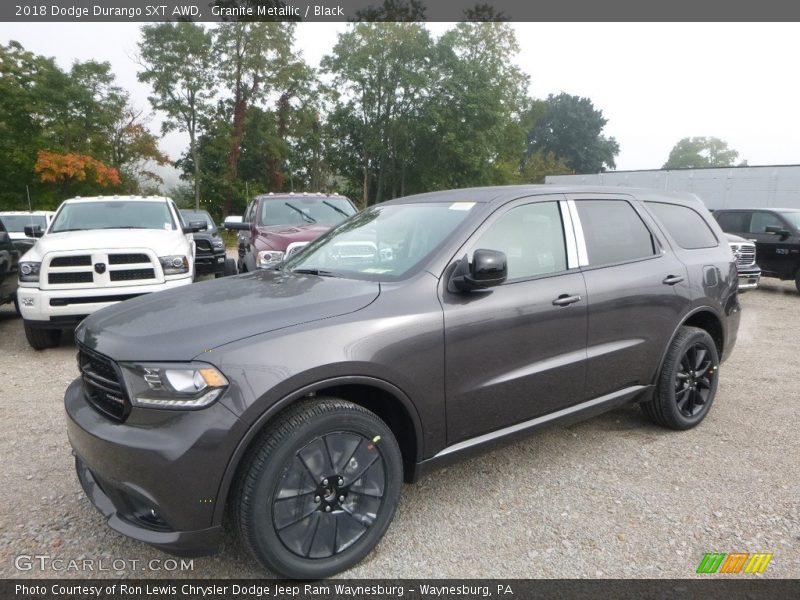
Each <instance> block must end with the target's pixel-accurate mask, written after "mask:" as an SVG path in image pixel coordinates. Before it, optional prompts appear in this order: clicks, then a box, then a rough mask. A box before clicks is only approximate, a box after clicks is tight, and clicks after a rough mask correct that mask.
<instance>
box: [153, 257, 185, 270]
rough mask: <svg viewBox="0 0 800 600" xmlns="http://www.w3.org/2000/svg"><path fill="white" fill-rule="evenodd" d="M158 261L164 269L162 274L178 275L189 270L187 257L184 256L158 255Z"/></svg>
mask: <svg viewBox="0 0 800 600" xmlns="http://www.w3.org/2000/svg"><path fill="white" fill-rule="evenodd" d="M158 262H160V263H161V268H162V269H164V275H180V274H181V273H188V272H189V259H188V258H186V257H185V256H180V255H178V256H159V257H158Z"/></svg>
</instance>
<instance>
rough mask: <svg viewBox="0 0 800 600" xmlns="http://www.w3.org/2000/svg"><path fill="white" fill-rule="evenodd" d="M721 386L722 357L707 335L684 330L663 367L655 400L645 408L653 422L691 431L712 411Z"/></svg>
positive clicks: (701, 332) (703, 332) (645, 404)
mask: <svg viewBox="0 0 800 600" xmlns="http://www.w3.org/2000/svg"><path fill="white" fill-rule="evenodd" d="M718 382H719V354H718V352H717V346H716V344H715V343H714V340H713V339H712V338H711V336H710V335H709V334H708V332H706V331H704V330H703V329H699V328H697V327H681V328H680V330H679V331H678V334H677V335H676V336H675V338H674V339H673V340H672V343H671V344H670V347H669V350H668V351H667V356H666V359H665V360H664V364H663V366H662V367H661V373H660V374H659V378H658V385H657V387H656V392H655V397H654V398H653V399H652V400H651V401H650V402H646V403H643V404H642V409H643V410H644V412H645V414H646V415H647V416H648V417H650V419H651V420H652V421H653V422H655V423H657V424H658V425H661V426H663V427H668V428H670V429H677V430H683V429H691V428H692V427H694V426H695V425H698V424H699V423H700V422H701V421H702V420H703V419H704V418H705V417H706V415H707V414H708V411H709V410H711V404H712V403H713V402H714V396H716V393H717V384H718Z"/></svg>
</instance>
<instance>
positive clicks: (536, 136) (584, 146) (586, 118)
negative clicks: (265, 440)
mask: <svg viewBox="0 0 800 600" xmlns="http://www.w3.org/2000/svg"><path fill="white" fill-rule="evenodd" d="M534 108H535V110H541V111H542V114H541V116H539V117H538V118H536V119H535V120H534V123H533V126H532V127H531V129H530V130H529V132H528V139H527V152H526V157H529V156H530V155H532V154H534V153H536V152H545V153H552V154H553V155H554V156H555V157H556V158H557V159H558V160H559V161H561V162H563V163H564V164H565V165H566V166H567V167H569V168H570V169H571V170H572V171H573V172H575V173H597V172H600V171H605V170H606V169H608V168H611V169H613V168H614V167H615V166H616V164H615V162H614V158H615V157H616V156H617V154H619V144H618V143H617V141H616V140H615V139H614V138H613V137H606V136H604V135H603V128H604V127H605V126H606V123H607V122H608V119H606V118H605V117H603V112H602V111H601V110H597V109H595V107H594V105H593V104H592V101H591V100H590V99H589V98H581V97H579V96H571V95H569V94H565V93H563V92H562V93H561V94H558V95H557V96H554V95H552V94H551V95H550V96H548V97H547V100H545V101H544V106H543V107H534ZM542 109H543V110H542Z"/></svg>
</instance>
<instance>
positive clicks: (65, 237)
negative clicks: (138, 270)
mask: <svg viewBox="0 0 800 600" xmlns="http://www.w3.org/2000/svg"><path fill="white" fill-rule="evenodd" d="M129 248H150V249H151V250H153V251H154V252H155V253H156V254H157V255H159V256H167V255H169V254H186V253H187V252H188V251H189V242H187V241H186V238H185V237H184V235H183V233H181V232H180V231H177V230H167V229H164V230H161V229H94V230H91V231H64V232H62V233H48V234H45V235H44V236H43V237H41V238H39V239H38V241H37V242H36V244H35V245H34V247H33V249H31V250H30V252H28V254H26V255H25V258H26V260H41V259H42V258H44V256H45V255H46V254H47V253H48V252H63V251H66V250H116V249H129Z"/></svg>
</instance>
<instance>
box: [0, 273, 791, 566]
mask: <svg viewBox="0 0 800 600" xmlns="http://www.w3.org/2000/svg"><path fill="white" fill-rule="evenodd" d="M742 304H743V305H744V313H743V318H742V326H741V330H740V333H739V342H738V345H737V348H736V350H735V352H734V354H733V356H732V358H731V359H730V361H729V362H727V363H726V364H725V365H724V367H723V371H722V379H721V383H720V387H719V392H718V395H717V398H716V402H715V405H714V408H713V409H712V411H711V413H710V415H709V417H708V418H707V419H706V420H705V422H704V423H703V424H702V425H701V426H700V427H698V428H696V429H694V430H692V431H688V432H684V433H676V432H669V431H666V430H662V429H659V428H657V427H655V426H653V425H651V424H649V422H647V421H646V420H645V419H644V417H643V416H642V415H641V413H640V411H639V410H638V408H637V407H634V406H631V407H627V408H623V409H620V410H617V411H614V412H611V413H607V414H605V415H603V416H601V417H599V418H595V419H594V420H591V421H586V422H584V423H581V424H578V425H574V426H570V427H560V428H553V429H550V430H547V431H545V432H543V433H540V434H539V435H536V436H534V437H532V438H529V439H527V440H524V441H522V442H518V443H515V444H513V445H510V446H507V447H505V448H502V449H499V450H495V451H493V452H491V453H489V454H485V455H483V456H480V457H478V458H474V459H471V460H468V461H465V462H462V463H459V464H458V465H456V466H451V467H449V468H447V469H445V470H442V471H439V472H436V473H433V474H431V475H429V476H427V477H426V478H425V479H423V480H422V481H421V482H420V483H418V484H416V485H412V486H405V489H404V491H403V495H402V499H401V504H400V507H399V510H398V513H397V516H396V517H395V520H394V523H393V524H392V526H391V528H390V529H389V532H388V534H387V535H386V537H385V538H384V540H383V542H382V543H381V544H380V546H379V547H378V549H377V551H375V552H373V553H372V555H371V556H369V557H368V558H367V559H366V560H365V561H364V562H363V563H361V564H360V565H359V566H357V567H356V568H355V569H353V570H351V571H350V572H348V573H347V576H351V577H459V578H460V577H523V578H524V577H568V578H569V577H692V576H694V571H695V569H696V568H697V565H698V563H699V561H700V559H701V558H702V556H703V554H704V553H705V552H711V551H716V552H735V551H743V552H748V551H749V552H759V551H761V552H773V553H774V558H773V560H772V562H771V563H770V565H769V567H768V568H767V570H766V572H765V573H764V575H763V576H765V577H800V437H799V436H798V430H799V429H800V428H799V427H798V425H799V424H800V423H799V419H798V410H800V407H799V406H798V382H800V377H799V376H798V374H799V373H800V352H798V340H800V319H798V314H800V311H799V308H800V296H798V294H797V293H796V291H795V290H794V286H793V285H792V284H789V283H778V282H776V281H775V280H766V282H764V283H763V285H762V289H760V290H757V291H755V292H750V293H747V294H745V295H743V297H742ZM76 375H77V368H76V366H75V347H74V345H73V344H71V343H68V344H62V345H61V347H59V348H56V349H52V350H46V351H44V352H35V351H33V350H31V349H30V348H29V347H28V345H27V343H26V341H25V336H24V333H23V330H22V321H21V320H20V319H18V318H17V317H16V315H15V314H14V311H13V308H12V307H10V306H4V307H0V424H1V426H2V436H0V455H2V456H3V458H4V466H3V469H2V475H0V482H1V484H2V485H0V576H2V577H52V576H59V577H63V576H68V577H80V576H87V575H88V576H92V575H95V576H148V577H159V576H164V577H166V576H194V577H262V576H264V572H263V571H262V570H261V569H260V567H259V566H258V565H257V564H256V563H255V562H254V561H253V560H252V559H250V557H249V556H248V555H247V554H245V552H244V551H243V550H242V549H241V548H240V547H239V546H238V544H237V543H236V541H235V539H234V538H233V537H232V536H231V535H230V534H228V535H227V537H226V540H225V544H224V548H223V551H222V553H221V554H219V555H217V556H214V557H209V558H198V559H195V560H194V569H193V570H191V571H189V570H187V571H184V572H168V571H165V570H161V571H150V570H144V571H143V570H142V569H143V567H144V568H145V569H147V568H148V563H149V561H150V560H152V559H160V560H162V561H163V560H165V559H168V558H169V556H168V555H166V554H163V553H161V552H159V551H158V550H155V549H152V548H150V547H148V546H146V545H144V544H141V543H139V542H136V541H133V540H129V539H127V538H125V537H123V536H121V535H119V534H117V533H115V532H114V531H112V530H111V529H109V528H108V527H107V526H106V525H105V523H104V522H103V519H102V518H101V516H100V514H99V513H97V512H96V511H95V509H94V508H92V506H91V505H90V504H89V502H88V501H87V500H86V499H85V497H84V495H83V493H82V491H81V489H80V487H79V485H78V481H77V479H76V477H75V473H74V469H73V462H72V456H71V455H70V448H69V444H68V442H67V438H66V433H65V425H64V413H63V408H62V397H63V391H64V388H65V387H66V386H67V384H68V383H69V382H70V381H71V380H72V379H73V378H74V377H75V376H76ZM18 555H47V556H49V557H51V558H53V559H64V560H65V561H69V560H71V559H81V560H82V559H93V560H95V561H99V560H100V559H104V565H105V568H110V566H113V565H114V564H116V566H120V565H121V563H120V562H116V563H114V564H112V563H111V561H112V559H117V560H119V559H124V560H127V561H138V562H137V563H135V564H134V563H127V568H126V569H124V570H121V571H114V570H108V571H95V572H94V573H91V572H86V571H74V570H73V571H53V570H44V571H42V570H40V569H39V568H38V567H35V568H34V569H33V570H30V571H19V570H18V569H17V568H16V567H15V559H16V557H17V556H18ZM64 564H65V566H66V565H67V564H68V562H65V563H64ZM95 564H97V563H95ZM161 564H162V565H163V566H164V568H169V566H171V565H169V564H168V563H163V562H162V563H161ZM151 566H153V567H157V566H158V565H151ZM748 577H751V576H749V575H748Z"/></svg>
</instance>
